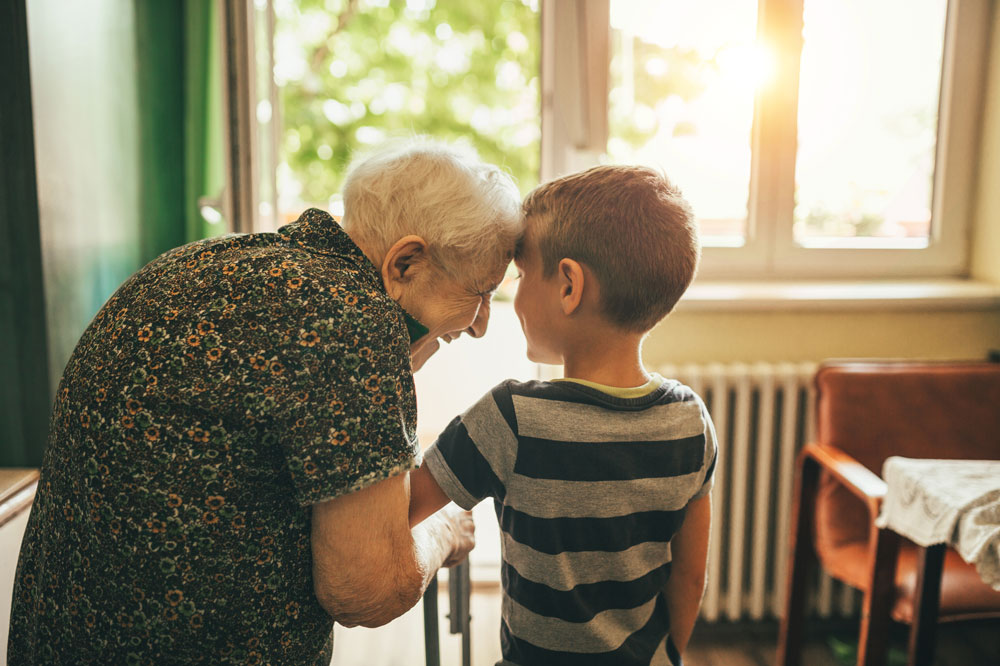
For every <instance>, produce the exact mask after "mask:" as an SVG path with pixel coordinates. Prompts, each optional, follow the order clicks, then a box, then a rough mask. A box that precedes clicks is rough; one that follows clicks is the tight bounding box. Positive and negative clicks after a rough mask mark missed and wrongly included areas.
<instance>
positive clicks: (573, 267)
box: [556, 259, 584, 316]
mask: <svg viewBox="0 0 1000 666" xmlns="http://www.w3.org/2000/svg"><path fill="white" fill-rule="evenodd" d="M556 277H557V278H558V279H559V301H560V303H561V304H562V311H563V314H564V315H567V316H569V315H571V314H573V313H574V312H576V311H577V310H578V309H579V308H580V303H581V302H582V301H583V277H584V275H583V266H581V265H580V264H579V263H578V262H576V261H574V260H573V259H560V260H559V268H558V270H557V271H556Z"/></svg>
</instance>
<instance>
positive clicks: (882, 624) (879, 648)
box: [857, 526, 900, 666]
mask: <svg viewBox="0 0 1000 666" xmlns="http://www.w3.org/2000/svg"><path fill="white" fill-rule="evenodd" d="M871 532H872V533H871V536H870V537H869V541H868V543H869V559H868V566H869V567H870V568H869V577H868V580H869V584H868V589H867V590H865V597H864V602H863V604H862V606H861V635H860V636H859V638H858V662H857V663H858V666H883V665H884V664H885V656H886V648H888V637H889V636H888V634H889V611H890V609H891V607H892V602H893V597H894V595H895V591H896V590H895V587H896V558H897V556H898V555H899V539H900V537H899V535H898V534H896V533H895V532H893V531H891V530H880V529H878V528H876V527H874V526H872V530H871Z"/></svg>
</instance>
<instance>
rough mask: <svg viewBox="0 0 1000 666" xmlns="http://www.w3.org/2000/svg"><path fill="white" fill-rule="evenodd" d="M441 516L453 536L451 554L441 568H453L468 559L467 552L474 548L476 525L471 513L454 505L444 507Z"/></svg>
mask: <svg viewBox="0 0 1000 666" xmlns="http://www.w3.org/2000/svg"><path fill="white" fill-rule="evenodd" d="M441 514H442V515H443V516H444V517H445V519H446V520H447V521H448V524H449V525H450V526H451V530H452V534H453V536H454V539H453V542H452V550H451V554H450V555H448V558H447V559H446V560H445V561H444V564H442V565H441V566H444V567H453V566H455V565H456V564H461V563H462V561H463V560H464V559H465V558H466V557H468V555H469V551H471V550H472V549H473V548H475V547H476V523H475V522H473V520H472V512H471V511H465V510H463V509H460V508H458V507H457V506H455V505H450V506H448V507H445V508H444V509H443V510H442V511H441Z"/></svg>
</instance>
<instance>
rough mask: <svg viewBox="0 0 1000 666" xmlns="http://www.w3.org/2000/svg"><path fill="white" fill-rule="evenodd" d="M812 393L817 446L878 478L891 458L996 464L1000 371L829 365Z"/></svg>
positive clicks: (905, 364)
mask: <svg viewBox="0 0 1000 666" xmlns="http://www.w3.org/2000/svg"><path fill="white" fill-rule="evenodd" d="M816 389H817V410H818V411H817V439H818V441H819V443H820V444H821V445H831V446H836V447H838V448H840V449H842V450H844V451H845V452H847V453H848V454H850V455H852V456H854V458H856V459H857V460H858V461H859V462H861V463H862V464H863V465H865V466H866V467H867V468H869V469H870V470H872V471H873V472H875V473H876V474H879V475H881V473H882V463H883V462H884V461H885V459H886V458H888V457H889V456H893V455H899V456H906V457H909V458H968V459H973V460H997V459H1000V364H997V363H985V362H981V363H980V362H966V361H959V362H912V361H867V362H862V361H858V362H853V361H851V362H846V361H844V362H828V363H825V364H823V366H821V367H820V369H819V370H818V371H817V373H816Z"/></svg>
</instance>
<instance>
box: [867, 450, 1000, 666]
mask: <svg viewBox="0 0 1000 666" xmlns="http://www.w3.org/2000/svg"><path fill="white" fill-rule="evenodd" d="M882 478H883V480H885V483H886V492H885V498H884V499H883V502H882V511H881V514H880V515H879V517H878V519H877V520H876V521H875V524H876V525H877V526H878V527H880V528H888V529H890V530H892V531H893V532H896V533H897V534H900V535H902V536H904V537H906V538H908V539H910V540H911V541H913V542H914V543H915V544H917V546H919V547H920V551H919V559H918V569H917V586H916V597H915V599H914V609H915V617H914V620H913V625H912V627H911V630H910V645H909V653H910V664H913V665H915V666H922V665H923V664H930V663H931V661H932V660H933V657H934V627H935V625H936V622H937V613H938V604H939V601H940V593H941V571H942V568H943V565H944V553H945V549H946V548H948V547H949V546H950V547H953V548H955V550H956V551H958V554H959V555H961V556H962V558H963V559H964V560H965V561H966V562H969V563H970V564H973V565H974V566H975V567H976V571H977V572H978V573H979V575H980V577H981V578H982V579H983V581H984V582H986V584H988V585H989V586H991V587H992V588H993V589H995V590H1000V461H996V460H928V459H914V458H902V457H899V456H893V457H890V458H888V459H886V461H885V463H884V465H883V466H882Z"/></svg>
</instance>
